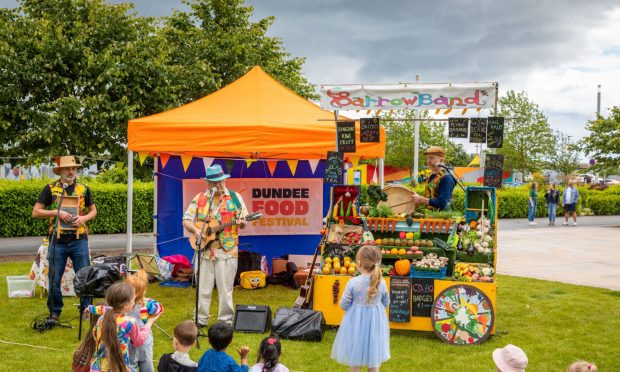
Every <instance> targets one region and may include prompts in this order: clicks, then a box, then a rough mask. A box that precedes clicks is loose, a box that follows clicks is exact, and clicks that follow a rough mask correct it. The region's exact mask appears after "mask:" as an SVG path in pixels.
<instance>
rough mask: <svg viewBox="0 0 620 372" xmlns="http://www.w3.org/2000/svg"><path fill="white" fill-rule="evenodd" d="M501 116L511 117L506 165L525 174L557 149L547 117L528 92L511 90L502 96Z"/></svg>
mask: <svg viewBox="0 0 620 372" xmlns="http://www.w3.org/2000/svg"><path fill="white" fill-rule="evenodd" d="M499 116H503V117H505V118H509V120H506V125H505V127H504V145H503V147H502V148H501V149H497V153H498V154H503V155H504V168H505V169H513V170H517V171H519V172H521V173H522V174H523V175H526V174H528V173H534V172H535V171H536V170H539V169H540V168H541V167H542V166H543V164H544V160H545V158H547V157H548V156H549V155H550V154H551V152H552V151H553V144H554V137H553V131H552V130H551V126H550V125H549V122H548V121H547V117H546V116H545V115H544V114H543V113H542V111H541V110H540V108H539V107H538V105H537V104H536V103H534V102H532V101H530V99H529V98H528V96H527V94H526V93H525V92H519V93H516V92H514V91H512V90H510V91H508V92H507V94H506V96H504V97H501V98H500V99H499Z"/></svg>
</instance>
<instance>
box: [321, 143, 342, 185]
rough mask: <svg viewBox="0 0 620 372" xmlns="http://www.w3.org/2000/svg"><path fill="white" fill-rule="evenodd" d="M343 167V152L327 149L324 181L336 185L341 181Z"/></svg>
mask: <svg viewBox="0 0 620 372" xmlns="http://www.w3.org/2000/svg"><path fill="white" fill-rule="evenodd" d="M343 167H344V154H343V153H342V152H335V151H328V152H327V161H326V162H325V176H324V177H323V180H324V182H325V183H331V184H332V185H337V184H339V183H341V182H342V168H343Z"/></svg>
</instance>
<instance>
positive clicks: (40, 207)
mask: <svg viewBox="0 0 620 372" xmlns="http://www.w3.org/2000/svg"><path fill="white" fill-rule="evenodd" d="M80 166H81V164H77V163H76V161H75V157H74V156H62V157H60V161H59V162H58V166H57V167H55V168H54V173H55V174H57V175H59V176H60V179H58V180H56V181H54V182H52V183H50V184H48V185H45V187H44V188H43V191H41V194H40V195H39V198H38V199H37V201H36V203H35V204H34V208H33V209H32V217H34V218H48V219H49V234H51V233H52V229H53V227H54V220H55V218H56V209H57V208H58V202H59V201H60V199H59V198H60V196H61V195H63V194H64V195H65V196H79V205H78V215H77V216H72V215H71V214H69V213H68V212H66V211H63V210H60V212H59V213H58V217H59V218H60V219H61V220H62V221H63V222H64V223H66V224H70V225H72V226H73V227H74V228H76V230H64V231H63V230H61V233H60V237H58V235H57V236H55V237H54V239H55V241H56V248H55V257H54V262H52V261H51V258H50V262H49V266H50V273H51V272H52V269H53V278H49V281H48V283H51V284H50V285H49V286H50V288H51V289H50V290H49V295H48V297H47V307H48V308H49V310H50V314H51V316H52V318H53V320H56V321H57V320H58V317H59V316H60V313H61V312H62V307H63V301H62V292H61V291H60V282H61V279H62V276H63V274H64V273H65V266H66V265H67V258H71V261H72V262H73V269H74V270H75V272H78V271H79V270H80V269H81V268H83V267H86V266H89V265H90V255H89V252H88V228H87V227H86V222H88V221H90V220H92V219H93V218H95V216H96V215H97V208H96V207H95V203H94V202H93V196H92V193H91V192H90V189H89V188H88V186H86V185H85V184H83V183H81V182H77V181H76V176H77V169H78V167H80ZM63 204H64V201H63ZM48 208H49V209H48ZM51 238H52V237H51V236H50V239H51ZM50 241H51V240H50ZM81 302H82V305H83V306H84V307H83V308H85V307H86V306H88V305H89V300H88V299H86V298H83V299H82V300H81Z"/></svg>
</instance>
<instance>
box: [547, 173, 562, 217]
mask: <svg viewBox="0 0 620 372" xmlns="http://www.w3.org/2000/svg"><path fill="white" fill-rule="evenodd" d="M545 201H546V202H547V212H548V214H549V226H555V216H556V214H557V210H558V209H557V208H558V203H559V202H560V192H559V191H558V190H556V189H555V183H552V184H551V185H550V186H549V191H547V193H546V194H545Z"/></svg>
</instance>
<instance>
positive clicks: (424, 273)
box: [409, 265, 448, 279]
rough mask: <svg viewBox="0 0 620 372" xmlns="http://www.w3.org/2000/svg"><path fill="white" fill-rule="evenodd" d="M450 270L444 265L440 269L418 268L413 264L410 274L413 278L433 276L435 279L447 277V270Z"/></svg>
mask: <svg viewBox="0 0 620 372" xmlns="http://www.w3.org/2000/svg"><path fill="white" fill-rule="evenodd" d="M447 271H448V268H447V267H445V266H444V267H442V268H441V269H439V270H438V271H432V270H416V267H415V265H411V272H410V273H409V276H410V277H412V278H433V279H443V278H445V277H446V272H447Z"/></svg>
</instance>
